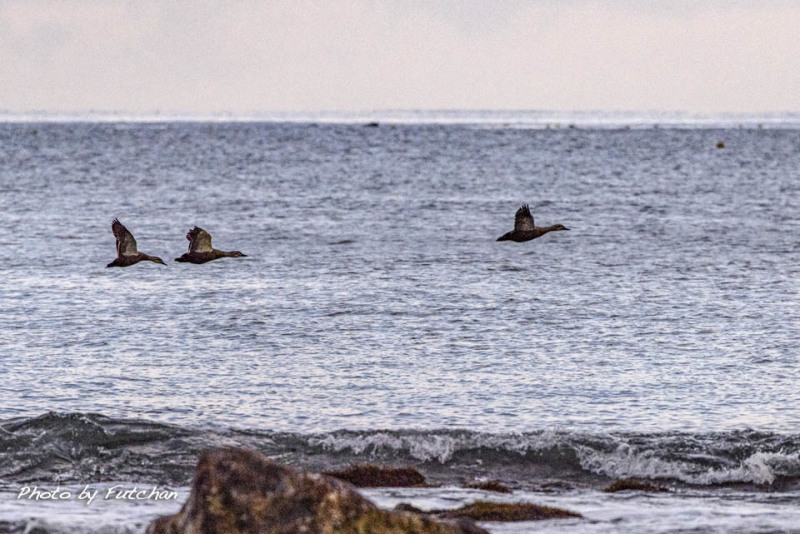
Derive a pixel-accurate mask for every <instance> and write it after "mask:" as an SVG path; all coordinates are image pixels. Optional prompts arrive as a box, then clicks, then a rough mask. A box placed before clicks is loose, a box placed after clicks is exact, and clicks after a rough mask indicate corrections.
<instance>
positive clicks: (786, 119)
mask: <svg viewBox="0 0 800 534" xmlns="http://www.w3.org/2000/svg"><path fill="white" fill-rule="evenodd" d="M73 122H83V123H85V122H92V123H94V122H97V123H169V122H202V123H207V122H214V123H299V124H304V123H308V124H354V125H362V124H372V125H378V126H380V125H383V124H386V125H393V124H394V125H464V126H478V127H490V128H523V129H525V128H528V129H547V128H552V129H559V128H569V127H576V128H594V129H617V128H631V129H649V128H656V127H657V128H667V129H674V128H679V129H684V128H697V129H716V128H754V129H757V128H764V129H800V113H798V112H786V113H748V114H741V113H735V114H734V113H730V114H726V113H720V114H697V113H682V112H661V111H625V112H621V111H568V112H564V111H525V110H520V111H477V110H463V111H459V110H425V111H406V110H376V111H358V112H338V111H309V112H254V113H249V114H248V113H207V114H191V113H172V112H153V113H127V112H104V111H100V112H80V113H71V112H70V113H67V112H50V111H31V112H25V113H18V112H9V111H0V123H73Z"/></svg>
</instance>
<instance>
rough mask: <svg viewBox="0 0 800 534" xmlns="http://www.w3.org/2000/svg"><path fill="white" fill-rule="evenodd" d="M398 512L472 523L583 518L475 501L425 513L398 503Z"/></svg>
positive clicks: (546, 509) (565, 512)
mask: <svg viewBox="0 0 800 534" xmlns="http://www.w3.org/2000/svg"><path fill="white" fill-rule="evenodd" d="M395 511H398V512H411V513H417V514H425V515H429V516H433V517H438V518H445V519H446V518H449V519H456V518H466V519H472V520H473V521H540V520H542V519H568V518H580V517H583V516H582V515H580V514H577V513H575V512H570V511H569V510H563V509H561V508H553V507H550V506H540V505H538V504H533V503H528V502H521V503H504V502H488V501H475V502H473V503H470V504H466V505H464V506H462V507H461V508H455V509H452V510H431V511H429V512H425V511H423V510H420V509H419V508H417V507H415V506H412V505H410V504H408V503H400V504H398V505H397V506H396V507H395Z"/></svg>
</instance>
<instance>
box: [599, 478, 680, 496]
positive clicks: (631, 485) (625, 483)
mask: <svg viewBox="0 0 800 534" xmlns="http://www.w3.org/2000/svg"><path fill="white" fill-rule="evenodd" d="M603 491H605V492H606V493H616V492H618V491H647V492H661V491H667V490H666V489H665V488H662V487H661V486H656V485H654V484H651V483H649V482H645V481H643V480H636V479H635V478H618V479H616V480H615V481H614V482H613V483H612V484H611V485H610V486H609V487H607V488H606V489H604V490H603Z"/></svg>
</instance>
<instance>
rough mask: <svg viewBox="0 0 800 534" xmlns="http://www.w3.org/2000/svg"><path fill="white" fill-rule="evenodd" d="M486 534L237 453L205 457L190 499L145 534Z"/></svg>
mask: <svg viewBox="0 0 800 534" xmlns="http://www.w3.org/2000/svg"><path fill="white" fill-rule="evenodd" d="M295 533H297V534H299V533H304V534H373V533H374V534H378V533H386V534H486V531H485V530H483V529H481V528H479V527H477V526H475V525H474V523H472V522H470V521H460V522H457V523H446V522H440V521H437V520H434V519H432V518H429V517H423V516H420V515H416V514H410V513H397V512H389V511H386V510H380V509H378V508H377V507H376V506H375V505H374V504H372V503H371V502H370V501H368V500H367V499H365V498H364V497H362V496H361V495H360V494H359V493H358V492H357V491H356V490H355V489H354V488H353V487H352V486H350V485H349V484H347V483H344V482H342V481H339V480H336V479H333V478H330V477H327V476H324V475H317V474H312V473H307V472H304V471H300V470H297V469H292V468H289V467H284V466H281V465H278V464H276V463H275V462H273V461H271V460H269V459H268V458H267V457H265V456H263V455H261V454H259V453H256V452H250V451H244V450H238V449H217V450H213V451H208V452H204V453H202V454H201V455H200V457H199V459H198V463H197V470H196V473H195V479H194V483H193V485H192V491H191V494H190V495H189V500H188V501H187V502H186V504H184V505H183V508H181V511H180V512H178V513H177V514H175V515H172V516H167V517H162V518H159V519H157V520H155V521H154V522H153V523H151V524H150V526H149V527H148V528H147V534H295Z"/></svg>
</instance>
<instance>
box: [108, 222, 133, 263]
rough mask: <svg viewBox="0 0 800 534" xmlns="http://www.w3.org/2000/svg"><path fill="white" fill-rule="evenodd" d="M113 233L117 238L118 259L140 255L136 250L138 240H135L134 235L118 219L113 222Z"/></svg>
mask: <svg viewBox="0 0 800 534" xmlns="http://www.w3.org/2000/svg"><path fill="white" fill-rule="evenodd" d="M111 231H112V232H114V237H116V238H117V257H120V256H136V254H138V253H139V251H138V250H137V249H136V240H135V239H134V238H133V234H132V233H130V232H129V231H128V229H127V228H125V225H123V224H122V223H121V222H119V221H118V220H117V219H114V220H113V221H112V222H111Z"/></svg>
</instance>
